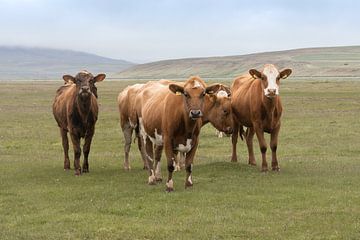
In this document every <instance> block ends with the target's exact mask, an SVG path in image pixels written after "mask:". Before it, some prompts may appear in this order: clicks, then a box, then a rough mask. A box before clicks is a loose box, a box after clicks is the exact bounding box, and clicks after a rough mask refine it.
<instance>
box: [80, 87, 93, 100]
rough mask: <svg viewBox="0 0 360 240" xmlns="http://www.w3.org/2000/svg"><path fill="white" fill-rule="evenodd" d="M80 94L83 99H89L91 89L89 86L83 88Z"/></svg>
mask: <svg viewBox="0 0 360 240" xmlns="http://www.w3.org/2000/svg"><path fill="white" fill-rule="evenodd" d="M79 94H80V96H81V97H88V96H90V94H91V92H90V87H88V86H83V87H81V88H80V91H79Z"/></svg>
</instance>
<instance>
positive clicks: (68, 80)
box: [63, 75, 75, 83]
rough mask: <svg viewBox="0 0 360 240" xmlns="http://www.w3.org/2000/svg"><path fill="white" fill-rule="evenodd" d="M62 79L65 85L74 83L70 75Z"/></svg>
mask: <svg viewBox="0 0 360 240" xmlns="http://www.w3.org/2000/svg"><path fill="white" fill-rule="evenodd" d="M63 79H64V81H65V83H75V78H74V77H73V76H71V75H64V76H63Z"/></svg>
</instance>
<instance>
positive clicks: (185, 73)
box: [117, 46, 360, 79]
mask: <svg viewBox="0 0 360 240" xmlns="http://www.w3.org/2000/svg"><path fill="white" fill-rule="evenodd" d="M266 63H273V64H275V65H277V66H278V67H279V68H285V67H286V68H292V69H293V76H296V77H304V78H307V77H359V76H360V46H349V47H326V48H306V49H296V50H287V51H278V52H265V53H255V54H248V55H239V56H226V57H208V58H188V59H175V60H165V61H158V62H152V63H147V64H140V65H136V66H133V67H131V68H128V69H125V70H123V71H121V72H119V73H118V74H117V77H119V78H129V79H134V78H137V79H141V78H144V79H161V78H168V79H176V78H187V77H189V76H190V75H199V76H201V77H203V78H234V77H235V76H238V75H240V74H243V73H245V72H247V71H248V70H249V69H251V68H260V69H261V68H262V66H263V65H264V64H266Z"/></svg>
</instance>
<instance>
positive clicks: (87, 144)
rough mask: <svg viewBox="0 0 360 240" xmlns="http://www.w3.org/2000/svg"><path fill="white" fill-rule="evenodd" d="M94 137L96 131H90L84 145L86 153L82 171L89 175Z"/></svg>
mask: <svg viewBox="0 0 360 240" xmlns="http://www.w3.org/2000/svg"><path fill="white" fill-rule="evenodd" d="M93 136H94V129H93V128H92V129H89V130H88V132H87V133H86V135H85V143H84V147H83V153H84V162H83V167H82V171H83V172H84V173H88V172H89V160H88V157H89V153H90V146H91V141H92V138H93Z"/></svg>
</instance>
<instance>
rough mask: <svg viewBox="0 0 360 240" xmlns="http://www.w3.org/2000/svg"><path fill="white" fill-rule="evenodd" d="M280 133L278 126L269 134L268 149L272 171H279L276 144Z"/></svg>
mask: <svg viewBox="0 0 360 240" xmlns="http://www.w3.org/2000/svg"><path fill="white" fill-rule="evenodd" d="M279 132H280V126H279V127H278V128H276V129H274V131H273V132H272V133H271V135H270V148H271V157H272V158H271V169H272V170H273V171H280V167H279V164H278V161H277V156H276V150H277V143H278V136H279Z"/></svg>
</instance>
